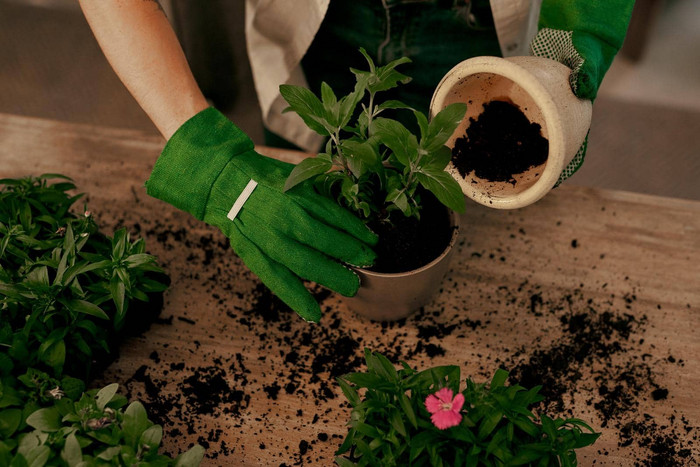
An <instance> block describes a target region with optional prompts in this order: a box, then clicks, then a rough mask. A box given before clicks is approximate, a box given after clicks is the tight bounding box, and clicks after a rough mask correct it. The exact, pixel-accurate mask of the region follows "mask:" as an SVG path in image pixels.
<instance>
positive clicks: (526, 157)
mask: <svg viewBox="0 0 700 467" xmlns="http://www.w3.org/2000/svg"><path fill="white" fill-rule="evenodd" d="M469 122H470V124H469V126H468V127H467V131H466V134H465V135H464V136H462V137H460V138H457V140H456V141H455V144H454V148H453V149H452V163H453V164H454V166H455V167H456V168H457V170H458V171H459V173H460V175H462V177H466V176H467V174H468V173H470V172H474V173H475V175H476V176H477V177H479V178H482V179H484V180H488V181H492V182H509V183H512V184H514V185H515V183H516V180H515V178H514V177H513V176H514V175H516V174H521V173H523V172H525V171H526V170H528V169H529V168H531V167H536V166H538V165H541V164H544V163H545V162H546V161H547V156H548V153H549V141H547V139H546V138H545V137H544V136H542V131H541V130H542V127H541V126H540V125H539V124H537V123H534V122H530V121H529V120H528V119H527V117H526V116H525V114H524V113H523V112H522V111H521V110H520V108H519V107H518V106H516V105H515V104H513V103H511V102H506V101H500V100H494V101H491V102H487V103H485V104H484V111H483V112H482V113H481V114H480V115H479V116H478V117H477V118H476V119H474V118H473V117H472V118H470V119H469Z"/></svg>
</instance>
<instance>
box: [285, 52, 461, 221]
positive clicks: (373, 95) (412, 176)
mask: <svg viewBox="0 0 700 467" xmlns="http://www.w3.org/2000/svg"><path fill="white" fill-rule="evenodd" d="M360 52H361V53H362V54H363V55H364V56H365V58H366V59H367V63H368V65H369V70H368V71H364V70H355V69H352V70H351V71H352V72H353V73H354V74H355V78H356V85H355V89H354V90H353V92H352V93H350V94H348V95H347V96H343V97H341V98H338V97H337V96H336V95H335V93H334V92H333V90H332V89H331V88H330V86H328V84H326V83H323V84H322V86H321V97H320V99H319V97H317V96H316V95H314V94H313V93H312V92H311V91H309V90H308V89H305V88H302V87H299V86H292V85H282V86H280V92H281V94H282V96H283V97H284V98H285V100H286V101H287V103H288V104H289V107H288V108H287V109H286V110H287V111H290V110H291V111H294V112H296V113H297V114H299V116H300V117H301V118H302V119H303V120H304V122H305V123H306V124H307V125H308V126H309V128H311V129H312V130H314V131H316V132H317V133H319V134H320V135H322V136H327V137H328V143H327V144H326V148H325V151H324V152H322V153H321V154H319V155H318V156H317V157H316V158H310V159H306V160H304V161H302V162H301V163H300V164H299V165H297V166H296V167H295V169H294V170H293V171H292V172H291V174H290V175H289V178H288V179H287V182H286V184H285V189H287V190H288V189H291V188H292V187H294V186H296V185H297V184H299V183H302V182H304V181H306V180H309V179H314V180H315V181H316V183H317V185H318V186H319V187H320V188H321V190H322V192H324V193H325V194H327V195H329V196H333V197H335V198H336V199H337V200H338V201H339V202H340V203H341V204H342V205H344V206H346V207H348V208H349V209H351V210H353V211H354V212H355V213H357V214H358V215H359V216H360V217H361V218H363V219H365V220H373V219H376V220H380V221H384V220H388V216H389V215H390V214H391V212H392V211H400V212H402V213H403V214H404V215H405V216H409V217H418V216H419V215H420V209H421V204H420V197H419V195H418V194H417V193H419V190H418V188H419V187H422V188H423V189H426V190H428V191H430V192H432V193H433V194H434V195H435V196H436V197H437V199H438V200H440V202H442V203H443V204H444V205H445V206H447V207H448V208H450V209H453V210H455V211H458V212H463V211H464V209H465V201H464V196H463V194H462V191H461V189H460V187H459V185H458V184H457V182H456V181H455V180H454V179H452V177H451V176H450V175H449V174H447V173H446V172H445V167H446V166H447V164H448V163H449V161H450V156H451V154H450V150H449V149H448V148H447V147H446V146H445V143H446V142H447V140H448V139H449V137H450V136H451V135H452V133H453V132H454V130H455V129H456V128H457V126H458V125H459V123H460V121H461V120H462V118H463V117H464V114H465V113H466V105H464V104H452V105H450V106H448V107H446V108H445V109H443V110H442V111H441V112H440V113H438V114H437V115H436V116H435V117H434V118H433V119H432V121H431V122H428V119H427V118H426V116H425V115H424V114H422V113H421V112H418V111H416V110H413V109H410V108H409V107H408V106H407V105H406V104H403V103H402V102H399V101H395V100H388V101H384V102H381V103H380V102H378V100H377V94H378V93H380V92H382V91H387V90H389V89H393V88H395V87H397V86H399V85H401V84H405V83H407V82H408V81H410V78H409V77H407V76H405V75H403V74H402V73H400V72H398V71H397V70H396V67H397V66H399V65H401V64H403V63H407V62H410V60H409V59H408V58H405V57H404V58H401V59H398V60H394V61H393V62H391V63H388V64H387V65H385V66H382V67H377V66H376V65H375V64H374V62H373V61H372V59H371V58H370V57H369V55H368V54H367V53H366V52H365V50H364V49H360ZM387 109H402V110H404V111H410V112H413V113H414V115H415V118H416V121H417V123H418V126H419V127H420V130H421V131H420V135H419V137H418V136H416V135H414V134H412V133H411V132H410V131H409V130H408V129H407V128H406V127H405V126H404V125H403V124H401V123H400V122H398V121H396V120H393V119H389V118H385V117H383V116H380V115H381V114H382V113H383V112H384V111H385V110H387ZM353 119H354V123H353V124H352V125H351V124H350V122H351V121H353Z"/></svg>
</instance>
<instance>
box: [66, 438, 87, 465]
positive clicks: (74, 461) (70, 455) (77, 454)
mask: <svg viewBox="0 0 700 467" xmlns="http://www.w3.org/2000/svg"><path fill="white" fill-rule="evenodd" d="M61 459H63V460H64V461H65V462H66V464H68V465H76V466H77V465H78V464H79V463H80V462H82V460H83V451H82V450H81V449H80V443H79V442H78V439H77V438H76V437H75V433H71V434H70V435H68V437H67V438H66V443H65V445H64V446H63V450H62V451H61Z"/></svg>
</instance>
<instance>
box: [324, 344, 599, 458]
mask: <svg viewBox="0 0 700 467" xmlns="http://www.w3.org/2000/svg"><path fill="white" fill-rule="evenodd" d="M365 360H366V363H367V371H366V372H358V373H351V374H348V375H345V376H343V377H340V378H338V383H339V384H340V387H341V389H342V391H343V393H344V394H345V396H346V397H347V399H348V401H349V402H350V405H351V406H352V413H351V417H350V422H349V427H350V428H349V432H348V435H347V437H346V438H345V441H344V442H343V444H342V445H341V447H340V449H339V450H338V452H337V455H338V456H339V457H337V458H336V462H337V464H338V465H340V466H351V465H352V466H355V465H357V466H363V465H386V466H391V465H401V466H403V465H413V466H421V465H431V466H453V465H474V466H475V465H485V466H511V465H537V466H559V465H561V466H575V465H576V453H575V450H576V449H578V448H581V447H584V446H589V445H591V444H593V443H594V442H595V440H596V439H597V438H598V436H599V435H600V434H599V433H595V432H594V430H593V429H592V428H591V427H590V426H588V425H587V424H586V423H585V422H583V421H582V420H579V419H576V418H567V419H561V418H556V419H553V418H550V417H548V416H547V415H544V414H541V415H540V416H539V417H537V416H535V414H533V412H532V411H531V409H530V408H529V406H530V405H531V404H535V403H537V402H539V401H541V400H543V398H542V396H540V395H539V393H538V392H539V390H540V387H539V386H538V387H535V388H532V389H529V390H527V389H525V388H523V387H521V386H518V385H512V386H507V385H506V384H505V382H506V379H507V377H508V373H507V372H506V371H505V370H502V369H499V370H497V371H496V373H495V375H494V377H493V379H492V380H491V382H490V383H488V384H486V383H475V382H474V381H472V380H471V379H469V378H467V379H466V385H465V387H464V388H463V389H460V388H461V387H462V383H463V381H462V379H461V376H460V369H459V367H458V366H454V365H450V366H438V367H433V368H429V369H426V370H423V371H416V370H414V369H412V368H411V367H410V366H409V365H407V364H406V363H405V362H401V368H400V369H398V370H397V369H396V368H395V367H394V365H393V364H392V363H391V362H390V361H389V360H388V359H387V358H386V357H384V356H383V355H381V354H379V353H373V352H371V351H369V350H367V349H366V350H365ZM443 388H447V390H448V391H446V392H447V393H448V394H455V395H456V396H455V397H454V400H455V401H457V399H460V400H461V402H463V405H462V403H461V402H460V403H459V404H457V405H455V406H454V409H453V410H450V409H451V407H450V404H449V403H447V404H445V400H444V398H443V399H440V400H439V404H437V408H435V407H433V409H434V412H433V414H432V415H431V412H430V411H429V410H428V406H430V405H431V404H430V403H429V402H428V398H429V397H431V395H432V397H435V394H436V393H439V391H440V390H441V389H443ZM462 398H463V399H462ZM448 402H449V401H448ZM440 410H446V411H450V412H452V413H451V414H449V415H450V417H452V418H451V423H449V424H448V425H449V427H445V426H443V427H442V428H443V429H440V428H438V427H437V426H436V425H440V423H438V422H439V418H434V417H436V415H435V413H436V412H435V411H437V412H440ZM439 415H444V414H438V415H437V416H439ZM343 454H345V457H343Z"/></svg>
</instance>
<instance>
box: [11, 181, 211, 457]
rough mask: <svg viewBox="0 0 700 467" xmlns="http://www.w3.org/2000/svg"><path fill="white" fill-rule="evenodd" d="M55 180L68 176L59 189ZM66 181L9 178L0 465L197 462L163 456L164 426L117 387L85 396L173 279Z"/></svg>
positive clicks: (194, 453)
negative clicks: (91, 379)
mask: <svg viewBox="0 0 700 467" xmlns="http://www.w3.org/2000/svg"><path fill="white" fill-rule="evenodd" d="M51 179H60V180H61V181H60V182H58V183H53V184H50V183H49V182H48V181H49V180H51ZM74 188H75V186H74V185H73V183H72V182H71V181H70V179H69V178H67V177H65V176H63V175H57V174H46V175H42V176H40V177H29V178H23V179H4V180H0V347H1V348H2V352H0V465H8V466H13V467H20V466H33V467H34V466H36V467H41V466H44V465H58V466H64V465H68V466H74V465H81V466H100V465H143V466H170V465H174V466H195V465H199V463H200V461H201V459H202V456H203V452H204V450H203V449H202V448H201V446H195V447H193V448H192V449H190V450H189V451H187V452H185V453H183V454H182V455H180V456H179V457H177V458H176V459H171V458H169V457H167V456H164V455H160V454H158V449H159V447H160V442H161V438H162V432H163V430H162V428H161V427H160V426H158V425H154V424H153V423H152V422H150V421H149V420H148V417H147V415H146V412H145V410H144V408H143V405H142V404H141V403H140V402H133V403H132V404H130V405H129V406H128V407H126V409H123V407H124V406H125V405H126V403H127V400H126V398H125V397H123V396H120V395H117V389H118V386H117V385H116V384H112V385H109V386H107V387H105V388H102V389H101V390H99V391H96V390H92V391H88V392H85V382H84V381H83V379H78V378H74V377H71V376H68V375H69V374H73V375H75V376H80V377H81V378H86V377H87V375H89V368H90V365H91V363H92V361H93V360H94V359H95V358H97V357H98V356H100V355H101V356H103V357H104V356H105V355H107V354H110V353H111V352H112V351H113V350H114V349H112V345H113V343H114V341H115V336H116V333H117V332H119V331H120V329H121V328H122V327H124V326H125V320H127V319H128V313H129V310H130V309H131V308H132V305H133V304H134V303H136V302H142V303H145V302H147V301H149V299H150V297H149V295H152V294H154V293H158V292H161V291H163V290H165V289H166V288H167V286H168V283H169V279H168V277H167V276H166V275H165V274H164V273H163V272H162V271H161V269H160V268H159V267H158V266H157V265H156V263H155V258H154V257H153V256H151V255H149V254H146V252H145V244H144V242H143V240H137V241H134V242H132V241H131V240H130V238H129V235H128V233H127V232H126V231H125V230H120V231H117V232H116V233H115V235H114V237H112V238H110V237H108V236H105V235H103V234H101V233H100V232H99V231H98V228H97V225H96V224H95V222H94V219H93V217H92V216H91V215H90V213H89V212H87V211H84V213H83V214H82V215H75V214H73V213H71V212H70V208H71V206H72V205H73V204H74V203H75V201H76V200H78V199H80V197H81V196H82V195H75V196H71V195H69V194H68V191H70V190H73V189H74Z"/></svg>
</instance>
